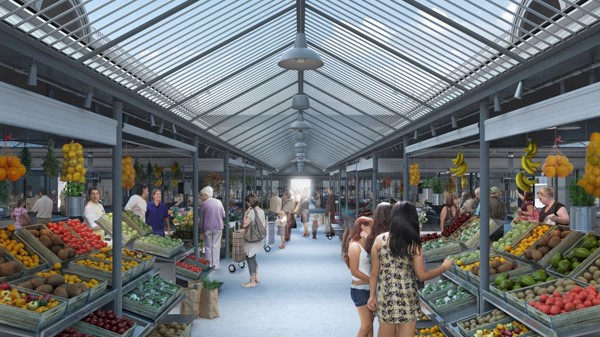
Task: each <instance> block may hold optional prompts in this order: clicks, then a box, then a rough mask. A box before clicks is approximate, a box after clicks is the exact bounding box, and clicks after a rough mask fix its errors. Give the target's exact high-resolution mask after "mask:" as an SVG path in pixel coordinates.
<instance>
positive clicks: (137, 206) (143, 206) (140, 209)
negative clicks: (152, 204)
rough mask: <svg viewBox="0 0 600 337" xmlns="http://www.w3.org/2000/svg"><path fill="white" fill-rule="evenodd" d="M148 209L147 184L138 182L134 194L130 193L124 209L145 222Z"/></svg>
mask: <svg viewBox="0 0 600 337" xmlns="http://www.w3.org/2000/svg"><path fill="white" fill-rule="evenodd" d="M147 209H148V186H146V184H139V185H137V186H136V187H135V194H134V195H132V196H131V197H130V198H129V200H128V201H127V204H126V205H125V210H126V211H132V212H133V213H134V214H135V215H137V216H139V217H140V219H142V221H144V222H146V210H147Z"/></svg>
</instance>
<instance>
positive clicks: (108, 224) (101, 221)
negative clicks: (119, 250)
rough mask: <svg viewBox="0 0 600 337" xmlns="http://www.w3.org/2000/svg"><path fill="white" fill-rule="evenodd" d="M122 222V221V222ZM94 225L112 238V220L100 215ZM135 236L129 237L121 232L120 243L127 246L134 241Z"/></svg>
mask: <svg viewBox="0 0 600 337" xmlns="http://www.w3.org/2000/svg"><path fill="white" fill-rule="evenodd" d="M123 221H124V220H123ZM96 224H97V225H98V226H100V228H102V229H103V230H104V231H105V232H107V233H108V234H109V235H110V236H111V237H112V236H113V224H112V220H111V219H110V218H109V217H108V215H106V214H102V216H101V217H100V218H98V220H96ZM135 238H137V235H134V236H129V235H127V234H125V233H123V232H121V242H123V245H127V244H129V243H130V242H131V241H133V240H135Z"/></svg>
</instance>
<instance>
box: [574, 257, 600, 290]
mask: <svg viewBox="0 0 600 337" xmlns="http://www.w3.org/2000/svg"><path fill="white" fill-rule="evenodd" d="M598 258H600V249H596V251H595V252H593V253H592V255H590V257H589V258H587V259H585V261H583V262H582V263H581V264H580V265H579V266H578V267H577V268H575V270H574V271H573V272H572V273H571V274H569V275H572V274H573V275H572V276H571V277H572V278H573V279H575V281H581V282H582V283H584V284H586V285H588V284H589V283H588V282H583V280H577V277H579V276H583V274H584V273H585V272H587V271H588V268H590V267H591V266H595V265H596V264H595V262H596V260H597V259H598ZM599 268H600V267H599ZM591 274H594V273H591Z"/></svg>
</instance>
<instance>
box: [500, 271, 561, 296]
mask: <svg viewBox="0 0 600 337" xmlns="http://www.w3.org/2000/svg"><path fill="white" fill-rule="evenodd" d="M555 279H556V278H555V277H554V276H549V275H548V273H546V271H545V270H543V269H538V270H536V271H534V272H533V273H530V274H525V275H520V276H509V275H508V274H506V273H502V274H498V276H497V277H496V279H495V280H494V286H495V287H496V288H498V289H499V290H501V291H510V290H516V289H521V288H524V287H530V286H533V285H536V284H539V283H544V282H549V281H553V280H555Z"/></svg>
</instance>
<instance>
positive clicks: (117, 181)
mask: <svg viewBox="0 0 600 337" xmlns="http://www.w3.org/2000/svg"><path fill="white" fill-rule="evenodd" d="M113 105H114V107H115V110H114V111H113V118H114V119H115V120H116V121H117V130H116V131H117V141H116V144H115V146H113V156H112V166H113V167H112V171H113V181H112V189H113V219H112V221H113V223H112V226H113V235H112V243H113V261H112V265H113V271H114V272H113V274H112V284H113V288H114V289H115V290H116V291H117V293H116V294H115V301H114V306H113V307H114V311H115V314H117V316H121V315H122V313H123V273H122V272H121V268H122V265H123V261H122V260H123V250H122V249H123V241H122V238H123V223H122V222H121V221H122V220H123V216H122V214H121V211H122V206H123V186H122V179H123V176H122V174H123V172H122V171H123V170H122V167H121V160H122V159H121V157H122V155H123V145H122V143H123V102H121V101H114V102H113Z"/></svg>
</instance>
